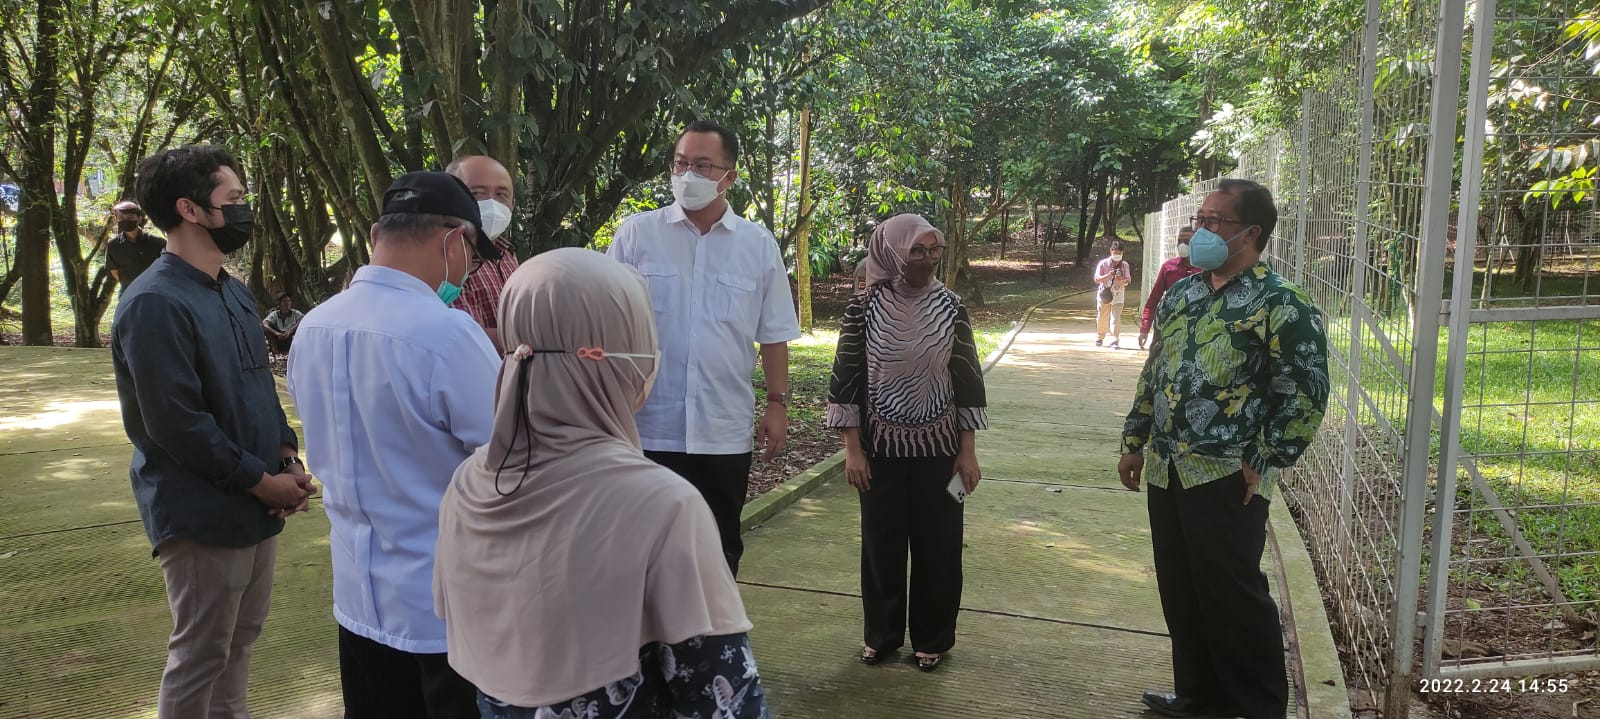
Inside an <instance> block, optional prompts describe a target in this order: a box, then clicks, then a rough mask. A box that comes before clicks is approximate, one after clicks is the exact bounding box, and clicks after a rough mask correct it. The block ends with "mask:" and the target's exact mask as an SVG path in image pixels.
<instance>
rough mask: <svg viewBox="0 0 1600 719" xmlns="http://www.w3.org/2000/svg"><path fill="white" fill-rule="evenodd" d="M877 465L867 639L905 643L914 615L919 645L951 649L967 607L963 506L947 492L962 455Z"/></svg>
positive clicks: (867, 497) (867, 545)
mask: <svg viewBox="0 0 1600 719" xmlns="http://www.w3.org/2000/svg"><path fill="white" fill-rule="evenodd" d="M870 467H871V469H872V480H871V482H870V489H868V490H867V491H865V492H861V493H860V495H861V608H862V613H863V614H864V616H865V619H866V621H865V627H864V631H863V635H862V641H863V642H864V643H865V644H866V645H867V646H868V647H870V648H872V649H876V650H878V651H880V652H887V651H891V650H894V649H899V648H900V647H901V646H902V645H903V644H904V643H905V636H906V625H907V617H908V615H909V618H910V627H911V647H912V649H913V650H914V651H919V652H926V653H929V654H942V653H944V652H947V651H949V650H950V648H951V647H953V646H955V643H956V614H957V612H959V611H960V610H961V539H962V537H961V535H962V508H963V505H962V504H961V503H960V502H957V501H956V500H955V498H953V497H951V496H950V494H949V493H948V492H946V491H945V486H946V485H948V484H949V483H950V477H951V476H952V475H953V474H954V473H955V458H954V457H929V458H915V459H892V458H886V459H873V460H870ZM908 550H909V552H910V557H911V592H910V595H909V602H908V601H907V600H908V596H907V593H906V555H907V551H908ZM908 604H909V606H908ZM908 610H909V611H908Z"/></svg>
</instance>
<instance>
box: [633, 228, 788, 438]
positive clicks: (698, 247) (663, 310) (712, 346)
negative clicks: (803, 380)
mask: <svg viewBox="0 0 1600 719" xmlns="http://www.w3.org/2000/svg"><path fill="white" fill-rule="evenodd" d="M607 254H609V255H610V256H612V257H614V258H616V259H617V260H619V261H621V262H623V263H625V264H628V265H632V266H633V267H634V268H636V269H637V270H639V274H642V275H644V278H645V280H646V281H647V282H648V283H649V285H650V304H651V307H652V309H653V310H654V312H655V318H656V335H657V336H658V337H659V338H660V339H659V342H660V346H661V371H660V372H659V373H658V374H657V376H656V383H655V387H654V388H653V389H652V390H651V391H650V398H649V399H648V400H647V401H646V402H645V405H644V408H643V409H640V410H639V414H638V421H639V437H640V439H641V440H642V441H643V444H644V448H645V449H647V450H653V451H658V452H687V453H689V454H743V453H745V452H749V451H750V449H751V442H752V439H753V435H754V429H753V427H752V424H753V421H752V420H753V419H754V417H755V403H756V397H755V390H754V389H753V388H752V387H751V382H750V373H751V372H753V371H754V370H755V367H756V360H757V357H758V354H757V351H756V347H755V345H756V344H758V343H759V344H777V343H780V342H788V341H790V340H793V339H796V338H798V337H799V336H800V321H799V319H798V318H796V316H795V309H794V300H793V299H792V297H791V296H790V293H789V273H788V271H787V270H786V269H784V265H783V257H782V256H781V255H779V253H778V243H777V240H775V239H773V237H772V233H771V232H768V231H767V229H766V228H765V227H762V226H761V225H758V224H756V223H754V222H751V221H749V220H746V219H744V218H743V217H740V216H739V215H738V214H737V213H735V212H733V210H732V209H731V208H730V209H728V210H727V211H726V212H724V213H723V215H722V219H719V220H717V222H716V224H714V225H712V226H711V230H710V231H709V232H707V233H705V234H704V235H702V234H700V230H699V228H697V227H695V225H694V223H693V222H692V221H691V220H690V219H689V218H688V216H687V215H685V214H684V212H683V208H682V207H680V206H678V204H677V203H673V204H671V205H668V206H666V207H663V208H661V209H658V210H651V211H649V212H642V213H639V214H637V215H634V216H632V217H629V218H628V219H627V220H625V221H623V223H622V226H620V227H618V228H617V231H616V234H615V235H614V236H613V239H612V241H611V249H610V250H609V251H608V252H607Z"/></svg>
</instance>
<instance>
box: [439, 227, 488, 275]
mask: <svg viewBox="0 0 1600 719" xmlns="http://www.w3.org/2000/svg"><path fill="white" fill-rule="evenodd" d="M461 228H462V225H445V226H444V231H445V232H453V231H455V230H459V229H461ZM461 240H462V241H463V242H466V243H467V252H468V253H469V254H470V255H471V256H470V258H469V259H470V260H471V264H470V265H468V266H467V276H469V277H470V276H471V275H472V274H473V273H475V272H477V271H478V268H480V267H483V257H481V256H479V255H478V243H476V242H473V241H472V240H470V239H468V238H467V233H465V232H463V233H461Z"/></svg>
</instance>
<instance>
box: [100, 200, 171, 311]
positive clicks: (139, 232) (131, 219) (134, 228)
mask: <svg viewBox="0 0 1600 719" xmlns="http://www.w3.org/2000/svg"><path fill="white" fill-rule="evenodd" d="M111 214H112V217H114V218H115V219H116V221H117V234H116V235H115V236H114V237H112V238H111V241H110V242H108V243H106V269H107V270H110V271H111V278H112V279H114V280H116V281H117V285H118V286H120V287H121V288H122V289H124V290H126V289H128V285H131V284H133V280H134V278H136V277H138V276H139V275H140V274H141V273H143V272H144V271H145V270H147V269H149V268H150V265H151V264H153V263H155V261H156V258H158V257H160V256H161V251H162V250H164V249H166V248H167V241H166V240H163V239H161V238H159V237H156V236H155V235H152V234H150V233H148V232H145V231H144V222H145V220H144V210H143V209H140V207H139V203H137V202H134V201H133V200H123V201H121V202H118V203H117V204H115V205H113V206H112V207H111Z"/></svg>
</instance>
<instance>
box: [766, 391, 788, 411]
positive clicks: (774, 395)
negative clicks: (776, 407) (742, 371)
mask: <svg viewBox="0 0 1600 719" xmlns="http://www.w3.org/2000/svg"><path fill="white" fill-rule="evenodd" d="M773 402H777V403H778V404H781V405H783V406H784V408H785V409H787V408H788V407H789V393H788V392H768V393H767V404H771V403H773Z"/></svg>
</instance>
